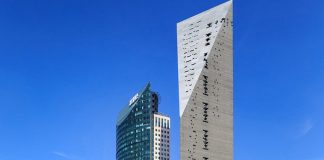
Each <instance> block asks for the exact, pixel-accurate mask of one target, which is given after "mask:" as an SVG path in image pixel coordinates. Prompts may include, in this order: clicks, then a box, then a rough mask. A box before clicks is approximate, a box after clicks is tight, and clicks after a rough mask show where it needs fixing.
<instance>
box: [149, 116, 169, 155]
mask: <svg viewBox="0 0 324 160" xmlns="http://www.w3.org/2000/svg"><path fill="white" fill-rule="evenodd" d="M154 121H155V123H154V133H153V135H154V147H153V152H154V155H153V157H154V160H169V159H170V119H169V118H168V117H164V116H160V115H155V116H154Z"/></svg>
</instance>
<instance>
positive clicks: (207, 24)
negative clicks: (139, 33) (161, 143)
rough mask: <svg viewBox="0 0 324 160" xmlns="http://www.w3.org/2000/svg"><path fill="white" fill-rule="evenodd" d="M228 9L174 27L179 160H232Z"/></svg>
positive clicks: (229, 6)
mask: <svg viewBox="0 0 324 160" xmlns="http://www.w3.org/2000/svg"><path fill="white" fill-rule="evenodd" d="M232 8H233V7H232V1H228V2H225V3H223V4H220V5H218V6H216V7H214V8H212V9H209V10H207V11H205V12H202V13H200V14H198V15H196V16H193V17H191V18H189V19H186V20H184V21H182V22H179V23H178V24H177V44H178V74H179V75H178V78H179V94H180V95H179V105H180V118H181V120H180V135H181V137H180V141H181V143H180V151H181V153H180V155H181V160H189V159H190V160H194V159H197V160H198V159H202V160H232V159H233V28H232V26H233V25H232V24H233V20H232Z"/></svg>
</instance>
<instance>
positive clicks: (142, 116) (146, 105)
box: [116, 84, 170, 160]
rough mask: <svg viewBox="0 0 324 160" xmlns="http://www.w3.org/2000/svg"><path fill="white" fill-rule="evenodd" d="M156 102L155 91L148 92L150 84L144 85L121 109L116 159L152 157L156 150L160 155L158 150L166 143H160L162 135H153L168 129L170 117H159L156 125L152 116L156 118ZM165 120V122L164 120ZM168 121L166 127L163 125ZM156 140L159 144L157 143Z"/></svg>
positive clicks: (140, 159) (152, 159)
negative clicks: (158, 136)
mask: <svg viewBox="0 0 324 160" xmlns="http://www.w3.org/2000/svg"><path fill="white" fill-rule="evenodd" d="M158 104H159V99H158V94H157V93H156V92H153V91H151V89H150V84H147V85H146V86H145V87H144V89H143V90H142V91H141V92H139V93H137V94H135V96H134V97H133V98H132V99H131V100H130V101H129V103H128V104H127V105H126V106H125V107H124V108H123V110H122V111H121V112H120V114H119V116H118V119H117V124H116V159H117V160H155V159H154V158H155V154H154V153H155V151H157V149H158V150H159V152H157V153H159V154H160V155H161V154H162V153H163V155H164V154H165V153H164V152H161V151H160V150H162V149H163V151H164V149H165V147H164V145H165V144H164V143H161V141H162V139H161V138H159V139H158V138H157V137H155V136H154V135H155V134H157V133H158V132H162V131H163V133H164V130H165V129H166V128H167V129H168V130H169V129H170V118H168V117H166V116H164V118H162V117H160V118H159V120H160V121H159V124H158V123H155V121H154V119H155V118H157V117H159V114H158ZM162 119H163V120H162ZM167 119H168V121H165V120H167ZM167 122H168V126H166V124H167ZM155 125H157V126H155ZM154 129H156V131H155V130H154ZM168 133H169V131H168ZM159 135H160V136H161V135H162V134H161V133H159ZM155 139H157V140H158V142H159V143H156V141H157V140H155ZM163 141H165V140H164V139H163ZM168 142H169V140H168ZM156 144H157V145H156ZM160 145H163V146H160ZM168 146H169V144H168ZM155 148H157V149H155ZM168 155H169V153H168ZM159 157H161V156H159ZM164 157H165V156H163V158H164Z"/></svg>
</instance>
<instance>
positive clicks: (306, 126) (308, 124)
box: [298, 119, 315, 137]
mask: <svg viewBox="0 0 324 160" xmlns="http://www.w3.org/2000/svg"><path fill="white" fill-rule="evenodd" d="M314 126H315V124H314V122H313V121H312V120H309V119H308V120H306V121H305V122H304V123H302V126H301V129H300V133H299V136H298V137H303V136H306V135H307V134H308V133H309V132H310V131H311V130H312V129H313V128H314Z"/></svg>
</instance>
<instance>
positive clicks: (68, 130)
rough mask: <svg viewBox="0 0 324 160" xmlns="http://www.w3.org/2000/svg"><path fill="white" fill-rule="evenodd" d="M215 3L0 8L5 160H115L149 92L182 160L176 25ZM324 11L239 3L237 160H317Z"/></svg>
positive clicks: (19, 3) (302, 4) (314, 6)
mask: <svg viewBox="0 0 324 160" xmlns="http://www.w3.org/2000/svg"><path fill="white" fill-rule="evenodd" d="M222 2H224V1H218V0H215V1H206V2H201V1H193V0H186V1H184V0H179V1H163V2H162V1H161V2H150V1H140V2H133V1H131V2H128V1H118V2H117V1H109V0H108V1H103V0H94V1H87V0H81V1H63V0H58V1H46V2H45V1H37V0H31V1H23V0H15V1H1V2H0V20H1V21H2V24H1V25H0V75H1V76H0V131H1V133H0V142H1V143H0V159H1V160H21V159H24V160H44V159H46V160H61V159H62V160H65V159H71V160H94V159H95V160H106V159H114V157H112V156H114V155H115V147H114V146H115V144H111V142H115V141H114V137H115V133H114V132H111V130H114V129H115V125H114V124H115V123H114V122H115V121H116V116H111V115H117V114H118V112H119V109H120V108H119V107H122V106H124V105H125V102H127V101H128V100H129V99H130V98H131V97H132V96H133V94H135V93H136V92H137V91H138V90H139V89H141V88H142V87H144V85H145V84H146V83H147V82H149V81H150V82H151V83H152V84H153V86H154V87H153V89H154V90H156V91H157V92H159V93H160V95H161V97H162V98H161V105H160V106H161V107H160V108H161V112H163V113H167V114H168V115H170V117H171V119H172V131H171V143H172V146H171V159H174V160H177V159H179V157H180V154H179V152H178V150H179V148H180V147H179V142H180V141H179V138H177V137H179V118H178V117H179V111H178V107H179V103H178V79H177V53H176V51H177V49H176V23H177V22H179V21H182V20H184V19H186V18H188V17H191V16H193V15H195V14H198V13H200V12H202V11H204V10H206V9H209V8H211V7H214V6H216V5H218V4H220V3H222ZM323 5H324V2H323V1H316V0H315V1H312V2H311V3H310V2H309V1H306V0H297V1H284V2H281V3H278V2H275V1H270V0H264V1H257V0H251V1H244V2H243V1H242V2H241V1H234V37H235V38H234V108H235V109H234V115H235V116H234V159H239V160H253V159H256V160H258V159H263V160H273V159H276V160H286V159H294V160H321V159H323V158H324V155H323V153H324V150H323V148H324V146H323V144H324V140H323V138H322V135H323V134H324V122H323V118H322V115H323V113H324V108H323V104H324V92H323V91H324V84H323V81H324V72H323V68H324V63H323V61H324V55H323V54H322V53H323V52H324V46H323V45H322V44H323V43H324V42H323V38H322V37H324V31H323V29H322V28H324V22H323V21H321V19H324V12H323V11H322V9H321V6H323ZM135 17H136V18H135ZM153 51H154V52H153ZM139 70H141V71H140V72H138V71H139ZM156 73H158V76H157V74H156ZM141 77H144V78H141ZM112 146H113V147H112Z"/></svg>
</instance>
